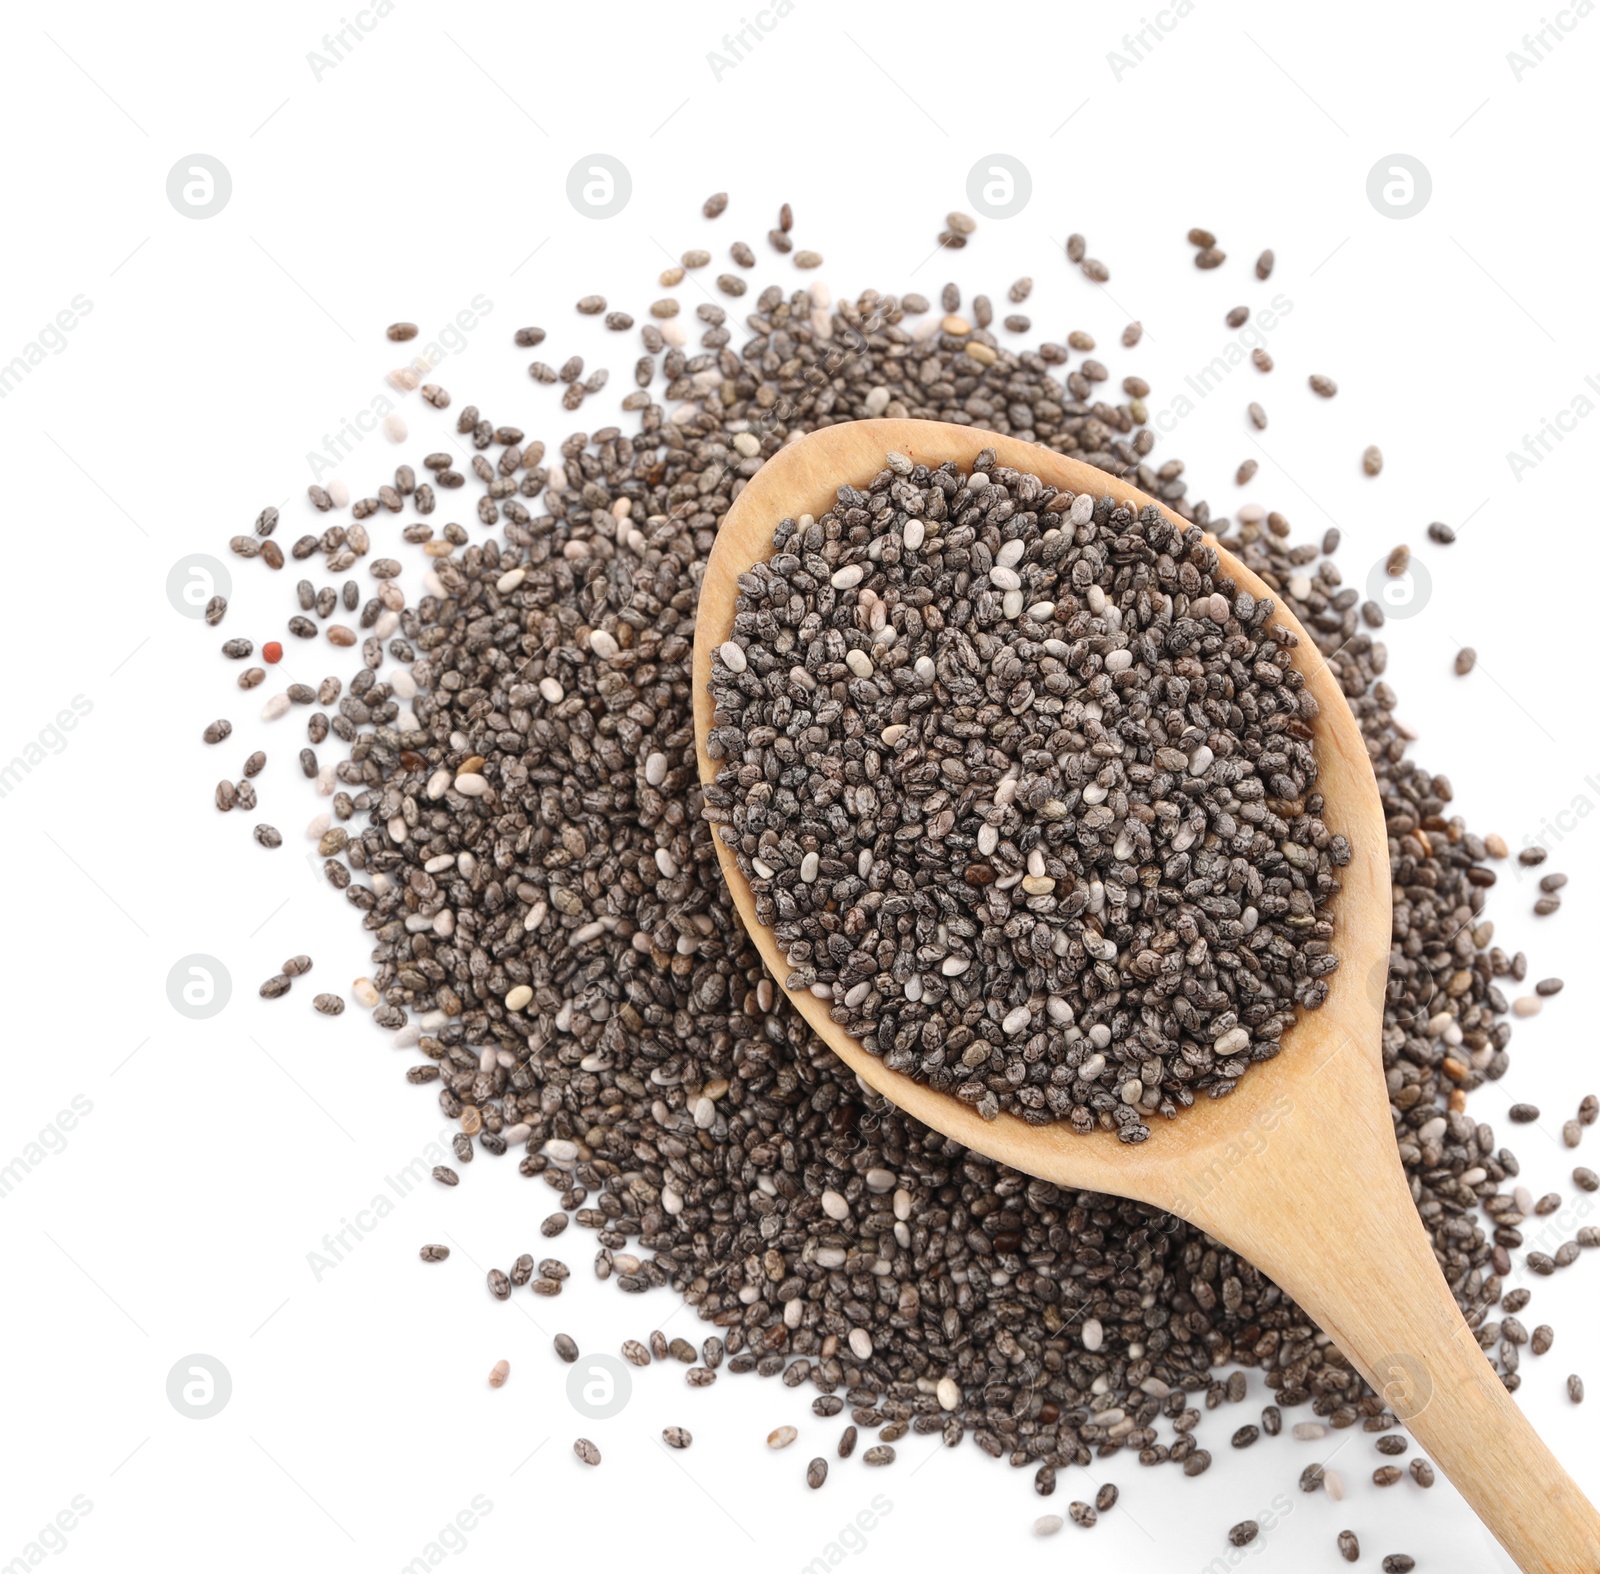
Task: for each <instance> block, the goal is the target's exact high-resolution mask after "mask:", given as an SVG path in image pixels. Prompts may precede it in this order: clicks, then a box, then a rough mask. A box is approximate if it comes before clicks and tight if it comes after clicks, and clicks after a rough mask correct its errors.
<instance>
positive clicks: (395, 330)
mask: <svg viewBox="0 0 1600 1574" xmlns="http://www.w3.org/2000/svg"><path fill="white" fill-rule="evenodd" d="M383 331H384V333H385V335H386V336H387V337H388V338H390V339H392V340H393V341H394V342H395V343H396V344H404V343H405V342H406V340H407V339H415V338H416V336H417V325H416V324H415V323H414V322H392V323H390V324H389V326H388V327H387V328H385V329H384V330H383Z"/></svg>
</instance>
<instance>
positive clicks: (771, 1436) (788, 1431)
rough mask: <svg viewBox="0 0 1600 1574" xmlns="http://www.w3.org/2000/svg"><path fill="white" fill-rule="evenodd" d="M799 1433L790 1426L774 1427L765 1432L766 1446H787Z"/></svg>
mask: <svg viewBox="0 0 1600 1574" xmlns="http://www.w3.org/2000/svg"><path fill="white" fill-rule="evenodd" d="M799 1435H800V1433H799V1431H798V1430H797V1429H796V1428H794V1427H792V1426H778V1427H774V1428H773V1429H772V1430H771V1431H770V1432H768V1433H767V1447H768V1448H787V1447H788V1446H789V1445H790V1444H791V1443H792V1442H793V1441H794V1440H795V1439H796V1438H797V1437H799Z"/></svg>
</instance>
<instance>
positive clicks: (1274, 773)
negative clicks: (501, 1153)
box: [694, 420, 1600, 1574]
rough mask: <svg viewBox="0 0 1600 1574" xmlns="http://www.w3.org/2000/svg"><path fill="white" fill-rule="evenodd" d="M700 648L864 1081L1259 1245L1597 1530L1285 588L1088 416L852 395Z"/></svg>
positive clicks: (727, 779)
mask: <svg viewBox="0 0 1600 1574" xmlns="http://www.w3.org/2000/svg"><path fill="white" fill-rule="evenodd" d="M694 681H695V733H696V743H697V750H698V759H699V768H700V776H701V781H702V783H703V784H704V789H705V795H706V814H707V817H708V818H709V819H710V820H711V821H712V822H713V824H714V827H715V832H716V848H717V856H718V859H719V861H720V863H721V865H722V870H723V873H724V876H725V878H726V880H727V882H728V885H729V888H730V891H731V894H732V896H733V899H734V902H735V905H736V907H737V908H738V910H739V913H740V916H741V917H742V919H743V920H744V923H745V926H746V928H747V929H748V930H749V933H750V936H751V938H752V939H753V940H754V942H755V944H756V945H757V947H758V948H759V950H760V952H761V954H762V957H763V960H764V961H765V962H766V964H767V966H768V968H769V970H770V971H771V972H772V975H773V977H774V978H775V979H777V980H778V981H779V983H780V984H782V985H783V986H784V988H785V989H786V991H787V993H788V995H789V998H790V1000H791V1002H792V1003H793V1004H794V1006H795V1007H796V1008H797V1009H798V1010H799V1011H800V1012H801V1014H802V1015H803V1016H804V1017H805V1019H806V1020H807V1022H808V1023H809V1024H810V1026H811V1027H812V1029H813V1030H814V1031H815V1032H816V1033H817V1035H818V1036H819V1037H820V1038H822V1039H823V1041H824V1042H826V1043H827V1044H828V1045H829V1046H830V1047H831V1048H832V1049H833V1050H834V1051H835V1052H836V1053H837V1054H838V1055H840V1056H841V1057H842V1058H843V1059H844V1061H845V1062H846V1063H847V1064H848V1065H849V1066H850V1067H851V1069H852V1070H853V1071H854V1072H855V1074H856V1075H857V1076H858V1077H859V1078H860V1080H861V1081H862V1082H863V1083H864V1084H866V1085H867V1086H868V1087H870V1088H871V1089H873V1090H875V1091H876V1092H878V1093H880V1094H882V1095H883V1096H884V1097H886V1098H888V1099H890V1100H892V1101H893V1102H894V1103H895V1104H897V1105H899V1106H900V1107H901V1108H902V1109H904V1110H905V1111H906V1112H907V1113H908V1114H909V1115H911V1116H913V1117H914V1118H916V1119H918V1120H920V1121H923V1122H925V1123H926V1124H927V1125H929V1126H931V1127H933V1128H935V1129H936V1130H938V1131H940V1132H942V1133H944V1134H945V1135H946V1136H948V1137H950V1138H951V1139H952V1140H954V1141H956V1142H959V1143H961V1144H964V1145H965V1146H967V1147H970V1148H975V1149H977V1150H978V1151H979V1152H982V1153H985V1154H987V1155H989V1156H990V1157H991V1158H993V1159H995V1160H997V1161H998V1162H1000V1163H1003V1164H1007V1165H1010V1166H1013V1167H1015V1168H1016V1169H1018V1170H1021V1171H1024V1172H1026V1173H1028V1174H1030V1175H1036V1176H1039V1177H1041V1178H1043V1179H1045V1180H1047V1181H1050V1182H1052V1183H1054V1184H1056V1185H1058V1186H1063V1187H1067V1188H1071V1189H1081V1190H1087V1191H1094V1192H1103V1193H1110V1194H1113V1195H1119V1196H1124V1197H1130V1198H1133V1199H1136V1200H1138V1201H1141V1202H1145V1203H1148V1204H1150V1205H1152V1206H1153V1207H1156V1208H1160V1209H1162V1210H1164V1211H1166V1212H1167V1213H1170V1214H1175V1215H1177V1216H1179V1217H1180V1218H1183V1219H1185V1220H1187V1221H1189V1222H1191V1223H1193V1224H1195V1225H1197V1226H1198V1227H1199V1228H1201V1229H1203V1230H1205V1231H1206V1232H1207V1233H1208V1234H1211V1235H1213V1236H1215V1237H1216V1238H1217V1239H1218V1240H1220V1241H1222V1242H1224V1243H1225V1244H1226V1245H1228V1246H1229V1247H1231V1248H1232V1249H1234V1250H1236V1251H1238V1252H1240V1253H1241V1254H1243V1255H1244V1256H1245V1257H1247V1258H1248V1259H1249V1260H1250V1261H1251V1262H1253V1263H1255V1264H1256V1265H1257V1266H1258V1267H1259V1268H1261V1269H1262V1270H1263V1271H1264V1272H1266V1273H1268V1274H1269V1275H1270V1276H1271V1277H1272V1279H1273V1280H1274V1281H1275V1282H1276V1283H1277V1284H1279V1285H1281V1286H1282V1287H1283V1288H1284V1289H1285V1290H1286V1291H1287V1292H1288V1293H1289V1294H1290V1295H1292V1296H1293V1297H1294V1298H1295V1299H1296V1300H1297V1301H1298V1302H1299V1303H1300V1304H1301V1305H1302V1306H1304V1307H1305V1308H1306V1309H1307V1310H1308V1311H1309V1312H1311V1314H1312V1315H1313V1316H1314V1317H1315V1318H1316V1320H1317V1321H1318V1323H1319V1324H1320V1325H1321V1326H1322V1328H1323V1329H1324V1330H1325V1331H1326V1332H1327V1333H1328V1334H1329V1335H1330V1337H1332V1338H1333V1339H1334V1340H1335V1342H1336V1343H1337V1345H1338V1347H1339V1349H1340V1350H1341V1351H1343V1352H1344V1354H1345V1355H1346V1356H1347V1357H1348V1358H1349V1360H1350V1361H1351V1362H1352V1363H1353V1364H1354V1366H1355V1367H1356V1368H1357V1369H1358V1370H1359V1371H1360V1372H1361V1373H1362V1375H1363V1376H1364V1377H1365V1378H1366V1379H1367V1381H1368V1382H1369V1383H1371V1384H1372V1386H1373V1388H1374V1389H1375V1390H1376V1391H1377V1392H1378V1393H1379V1394H1380V1395H1381V1396H1382V1397H1383V1399H1384V1401H1385V1403H1386V1404H1387V1405H1388V1407H1389V1408H1390V1409H1391V1410H1392V1411H1393V1412H1394V1413H1395V1414H1396V1415H1397V1416H1398V1417H1399V1418H1400V1419H1401V1420H1402V1421H1403V1422H1405V1424H1406V1425H1407V1426H1408V1427H1409V1428H1410V1430H1411V1431H1412V1432H1413V1433H1414V1434H1415V1436H1416V1437H1417V1439H1418V1441H1419V1442H1420V1443H1422V1444H1423V1445H1424V1446H1425V1447H1426V1448H1428V1449H1429V1451H1430V1452H1431V1454H1432V1456H1433V1458H1434V1459H1435V1460H1437V1462H1438V1463H1439V1465H1440V1466H1441V1467H1442V1468H1443V1469H1444V1470H1445V1472H1446V1473H1447V1474H1448V1475H1449V1476H1450V1478H1451V1479H1452V1480H1453V1481H1454V1482H1455V1484H1456V1485H1457V1487H1458V1488H1459V1489H1460V1490H1461V1492H1462V1494H1463V1496H1464V1497H1466V1499H1467V1500H1468V1502H1469V1503H1470V1504H1471V1505H1472V1507H1473V1508H1474V1509H1475V1510H1476V1511H1477V1513H1478V1514H1479V1515H1480V1517H1481V1518H1482V1519H1483V1520H1484V1521H1485V1523H1486V1524H1487V1525H1488V1526H1489V1527H1490V1529H1492V1530H1493V1531H1494V1533H1495V1534H1496V1535H1497V1536H1498V1537H1499V1539H1500V1540H1501V1542H1502V1543H1503V1544H1504V1546H1505V1547H1506V1549H1507V1551H1508V1552H1510V1554H1511V1555H1512V1557H1513V1558H1514V1559H1515V1560H1516V1561H1517V1563H1518V1566H1519V1567H1521V1568H1522V1569H1524V1570H1549V1571H1560V1574H1568V1571H1571V1574H1577V1571H1579V1570H1585V1571H1592V1570H1595V1569H1597V1568H1600V1516H1597V1515H1596V1513H1595V1511H1594V1509H1593V1508H1592V1507H1591V1505H1590V1504H1589V1503H1588V1502H1587V1501H1586V1500H1585V1499H1584V1497H1583V1495H1582V1494H1581V1492H1580V1491H1579V1490H1578V1488H1577V1487H1576V1485H1575V1484H1574V1483H1573V1482H1572V1480H1571V1479H1570V1477H1569V1476H1568V1475H1567V1474H1566V1472H1565V1471H1564V1470H1563V1469H1562V1467H1561V1466H1560V1464H1559V1463H1558V1462H1557V1461H1556V1459H1555V1457H1554V1456H1553V1455H1552V1454H1551V1453H1550V1451H1549V1449H1548V1448H1547V1447H1546V1446H1545V1444H1544V1443H1543V1442H1542V1441H1541V1440H1540V1438H1539V1437H1538V1435H1537V1434H1536V1433H1535V1432H1534V1430H1533V1428H1532V1426H1531V1425H1530V1424H1529V1422H1528V1421H1527V1420H1526V1419H1525V1418H1524V1417H1523V1415H1522V1412H1521V1411H1520V1410H1519V1409H1518V1408H1517V1407H1516V1405H1515V1404H1514V1403H1513V1401H1512V1400H1511V1398H1510V1396H1509V1394H1508V1393H1507V1392H1506V1390H1505V1388H1504V1387H1503V1386H1502V1383H1501V1381H1500V1379H1499V1378H1498V1377H1497V1376H1496V1374H1495V1372H1494V1370H1493V1369H1492V1367H1491V1366H1490V1364H1489V1362H1488V1361H1487V1360H1486V1359H1485V1357H1484V1355H1483V1353H1482V1351H1481V1350H1480V1349H1479V1347H1478V1344H1477V1342H1476V1340H1475V1338H1474V1336H1473V1334H1472V1332H1471V1330H1470V1329H1469V1328H1468V1326H1467V1324H1466V1322H1465V1321H1464V1319H1463V1317H1462V1315H1461V1313H1460V1311H1459V1310H1458V1308H1457V1306H1456V1303H1455V1300H1454V1298H1453V1296H1452V1295H1451V1292H1450V1289H1449V1287H1448V1286H1447V1284H1446V1283H1445V1280H1444V1278H1443V1276H1442V1275H1441V1273H1440V1271H1439V1268H1438V1265H1437V1263H1436V1261H1435V1258H1434V1254H1433V1250H1432V1247H1431V1245H1430V1243H1429V1240H1428V1237H1427V1235H1426V1233H1425V1232H1424V1230H1423V1228H1422V1225H1421V1223H1420V1221H1419V1219H1418V1215H1417V1211H1416V1206H1415V1202H1414V1200H1413V1198H1412V1196H1411V1194H1410V1191H1409V1188H1408V1184H1407V1181H1406V1178H1405V1173H1404V1170H1403V1169H1402V1166H1401V1163H1400V1159H1399V1155H1398V1152H1397V1148H1396V1137H1395V1130H1394V1123H1393V1118H1392V1116H1391V1113H1390V1103H1389V1094H1390V1088H1389V1086H1388V1085H1387V1083H1386V1080H1385V1077H1386V1071H1387V1068H1388V1065H1389V1062H1390V1059H1391V1058H1392V1047H1391V1046H1386V1045H1385V1044H1384V1042H1383V1031H1384V1030H1383V1009H1384V1002H1385V996H1386V991H1387V989H1388V979H1389V946H1390V936H1391V917H1392V914H1391V896H1390V874H1389V869H1390V859H1389V852H1390V849H1389V843H1388V837H1387V832H1386V827H1385V821H1384V813H1383V806H1382V803H1381V802H1380V799H1379V795H1378V789H1377V784H1376V782H1375V780H1374V776H1373V772H1372V769H1371V765H1370V763H1369V760H1368V756H1367V750H1366V746H1365V744H1364V742H1363V739H1362V735H1361V732H1360V730H1359V728H1358V726H1357V723H1356V721H1355V719H1354V717H1353V716H1352V714H1351V712H1350V709H1349V706H1348V704H1347V703H1346V701H1345V698H1344V696H1343V694H1342V693H1341V692H1340V690H1339V687H1338V684H1337V682H1336V680H1335V678H1334V675H1333V674H1332V672H1331V671H1330V669H1329V668H1328V666H1327V664H1326V663H1325V662H1324V661H1323V660H1322V659H1321V657H1320V656H1319V654H1318V652H1317V649H1316V646H1315V644H1314V643H1313V642H1312V641H1311V640H1310V638H1309V637H1308V636H1307V635H1306V634H1305V631H1304V630H1303V629H1301V628H1300V626H1299V625H1298V623H1297V622H1296V621H1295V619H1294V618H1293V617H1292V616H1291V615H1290V614H1289V613H1288V612H1287V611H1286V610H1285V609H1283V608H1282V607H1280V606H1279V605H1278V604H1277V603H1276V601H1275V600H1274V596H1273V587H1272V586H1269V585H1268V584H1266V583H1264V582H1263V581H1262V580H1261V579H1260V578H1259V577H1258V576H1257V575H1255V574H1254V573H1252V572H1251V571H1250V570H1248V569H1247V568H1245V567H1244V566H1243V565H1242V564H1240V563H1238V562H1237V561H1236V560H1234V559H1233V558H1232V557H1230V556H1229V554H1228V553H1226V552H1225V551H1224V550H1222V549H1221V548H1220V547H1218V545H1217V544H1216V542H1215V541H1214V540H1212V539H1211V538H1210V537H1209V536H1207V535H1205V534H1204V533H1203V532H1202V530H1201V529H1200V528H1199V527H1198V526H1196V525H1194V524H1192V523H1190V522H1188V521H1186V520H1183V519H1181V518H1179V517H1178V516H1176V515H1175V514H1172V513H1171V512H1169V511H1168V510H1166V509H1164V508H1163V507H1162V506H1161V504H1160V503H1159V502H1157V501H1155V500H1153V499H1151V498H1149V497H1146V496H1145V495H1143V494H1142V493H1140V492H1138V491H1137V490H1135V489H1134V488H1132V487H1130V486H1127V485H1126V484H1125V483H1123V482H1122V481H1119V480H1117V479H1116V478H1114V477H1112V476H1110V475H1107V474H1105V473H1104V472H1102V471H1099V470H1095V469H1093V468H1091V467H1090V466H1087V465H1084V464H1081V463H1079V462H1077V461H1074V460H1072V459H1070V458H1067V457H1064V456H1062V455H1060V454H1056V453H1054V452H1051V451H1049V450H1047V449H1043V448H1039V447H1036V446H1034V445H1032V444H1029V443H1024V442H1020V441H1018V440H1016V439H1013V438H1007V437H1004V436H1000V435H998V434H993V433H988V432H984V431H980V430H977V429H975V428H970V427H965V426H958V425H953V424H946V423H940V422H932V421H910V420H866V421H853V422H846V423H842V424H839V425H836V426H831V427H826V428H823V429H822V430H819V431H815V432H812V433H810V434H809V435H807V436H805V437H802V438H800V439H799V440H797V441H795V442H793V443H790V444H789V445H787V446H786V447H785V448H784V449H783V450H782V451H781V452H780V453H779V454H777V455H776V456H775V457H773V458H772V459H770V460H769V461H768V462H767V463H766V464H765V465H763V466H762V468H761V469H760V470H759V471H758V472H757V473H756V475H755V476H753V477H752V478H751V479H750V480H749V482H748V483H747V484H746V485H745V487H744V489H743V491H742V492H740V493H739V495H738V496H737V498H736V499H735V501H734V504H733V506H732V508H731V509H730V510H729V512H728V515H727V517H726V519H725V521H724V523H723V525H722V527H721V529H720V532H719V534H718V536H717V540H716V545H715V548H714V550H713V551H712V553H711V556H710V560H709V562H708V564H707V567H706V573H705V579H704V582H703V585H702V587H701V592H700V601H699V610H698V614H697V622H696V633H695V647H694Z"/></svg>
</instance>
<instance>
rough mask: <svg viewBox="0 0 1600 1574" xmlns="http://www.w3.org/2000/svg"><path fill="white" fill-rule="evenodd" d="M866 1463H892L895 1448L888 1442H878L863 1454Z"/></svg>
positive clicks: (862, 1460) (863, 1460)
mask: <svg viewBox="0 0 1600 1574" xmlns="http://www.w3.org/2000/svg"><path fill="white" fill-rule="evenodd" d="M861 1463H862V1464H864V1465H892V1464H893V1463H894V1450H893V1449H892V1448H891V1447H890V1446H889V1445H888V1444H887V1443H876V1444H874V1445H873V1446H872V1447H871V1448H869V1449H868V1450H867V1451H866V1453H864V1454H863V1455H862V1456H861Z"/></svg>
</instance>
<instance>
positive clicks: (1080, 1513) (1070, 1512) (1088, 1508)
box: [1067, 1455, 1194, 1530]
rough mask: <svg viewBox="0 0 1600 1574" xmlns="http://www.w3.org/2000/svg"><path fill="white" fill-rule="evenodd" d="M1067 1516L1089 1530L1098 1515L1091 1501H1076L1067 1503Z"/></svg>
mask: <svg viewBox="0 0 1600 1574" xmlns="http://www.w3.org/2000/svg"><path fill="white" fill-rule="evenodd" d="M1190 1457H1191V1458H1193V1457H1194V1456H1193V1455H1191V1456H1190ZM1067 1518H1068V1519H1070V1520H1071V1521H1072V1523H1073V1524H1074V1525H1076V1526H1077V1527H1078V1528H1079V1529H1080V1530H1089V1529H1092V1528H1093V1526H1094V1523H1095V1521H1096V1520H1098V1519H1099V1518H1100V1515H1099V1514H1098V1513H1097V1512H1096V1511H1095V1506H1094V1504H1093V1503H1083V1502H1078V1503H1069V1504H1067Z"/></svg>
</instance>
